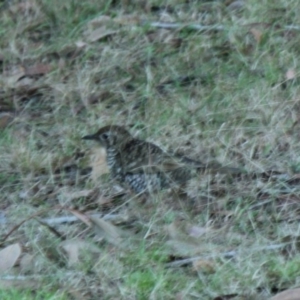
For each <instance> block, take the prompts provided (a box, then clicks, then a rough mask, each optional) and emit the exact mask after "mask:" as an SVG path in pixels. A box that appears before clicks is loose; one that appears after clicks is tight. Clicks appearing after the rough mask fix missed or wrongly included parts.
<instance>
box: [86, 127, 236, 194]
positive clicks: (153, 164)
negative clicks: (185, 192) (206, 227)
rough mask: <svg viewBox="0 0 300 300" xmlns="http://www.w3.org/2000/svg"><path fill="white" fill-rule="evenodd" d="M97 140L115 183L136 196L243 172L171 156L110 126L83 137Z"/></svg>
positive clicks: (120, 128)
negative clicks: (204, 175)
mask: <svg viewBox="0 0 300 300" xmlns="http://www.w3.org/2000/svg"><path fill="white" fill-rule="evenodd" d="M82 139H83V140H94V141H96V142H98V144H100V146H101V147H104V148H105V150H106V162H107V166H108V169H109V171H110V174H111V177H112V179H114V180H116V181H117V182H118V183H120V184H121V186H124V187H128V188H129V189H130V190H133V192H135V193H137V194H142V193H145V192H147V193H151V192H156V191H159V190H162V189H166V188H170V187H174V186H182V185H184V184H186V183H187V182H188V181H189V180H190V179H192V178H193V177H195V176H196V175H197V174H198V173H201V172H203V171H206V170H211V171H213V172H215V173H225V174H231V173H232V174H236V173H240V172H241V171H240V169H238V168H231V167H222V166H221V165H220V164H218V163H208V164H203V163H202V162H200V161H196V160H193V159H190V158H188V157H185V156H183V155H172V154H169V153H167V152H165V151H164V150H162V149H161V148H160V147H159V146H157V145H156V144H154V143H150V142H147V141H145V140H141V139H138V138H134V137H133V136H132V135H131V134H130V132H129V131H127V130H126V129H125V128H124V127H122V126H118V125H107V126H104V127H102V128H100V129H99V130H98V131H97V132H96V133H94V134H91V135H86V136H84V137H82Z"/></svg>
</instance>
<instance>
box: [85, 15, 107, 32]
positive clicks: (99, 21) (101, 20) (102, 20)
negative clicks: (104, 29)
mask: <svg viewBox="0 0 300 300" xmlns="http://www.w3.org/2000/svg"><path fill="white" fill-rule="evenodd" d="M109 23H111V17H109V16H106V15H102V16H99V17H97V18H95V19H93V20H91V21H90V22H89V23H88V26H89V28H91V29H95V28H97V27H98V28H99V27H101V26H105V25H107V24H109Z"/></svg>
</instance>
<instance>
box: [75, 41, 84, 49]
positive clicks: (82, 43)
mask: <svg viewBox="0 0 300 300" xmlns="http://www.w3.org/2000/svg"><path fill="white" fill-rule="evenodd" d="M75 45H76V47H77V48H79V49H82V48H84V47H86V46H87V43H85V42H83V41H80V40H79V41H77V42H76V43H75Z"/></svg>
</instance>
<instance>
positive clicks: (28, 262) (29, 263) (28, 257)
mask: <svg viewBox="0 0 300 300" xmlns="http://www.w3.org/2000/svg"><path fill="white" fill-rule="evenodd" d="M33 267H34V255H32V254H28V253H25V255H23V256H22V258H21V260H20V270H21V271H22V272H23V273H24V272H27V271H31V270H32V269H33Z"/></svg>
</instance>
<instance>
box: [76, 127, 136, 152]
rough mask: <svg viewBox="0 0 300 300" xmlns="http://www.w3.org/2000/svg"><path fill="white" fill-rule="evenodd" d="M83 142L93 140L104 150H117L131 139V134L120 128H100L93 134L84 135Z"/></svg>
mask: <svg viewBox="0 0 300 300" xmlns="http://www.w3.org/2000/svg"><path fill="white" fill-rule="evenodd" d="M82 139H83V140H94V141H97V142H99V143H100V145H101V146H102V147H104V148H106V149H108V148H118V147H120V146H121V145H122V144H124V143H126V142H127V141H129V140H130V139H132V136H131V134H130V133H129V132H128V131H127V130H126V129H124V128H123V127H121V126H116V125H109V126H105V127H102V128H100V129H99V130H98V131H97V132H96V133H95V134H91V135H86V136H84V137H83V138H82Z"/></svg>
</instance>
